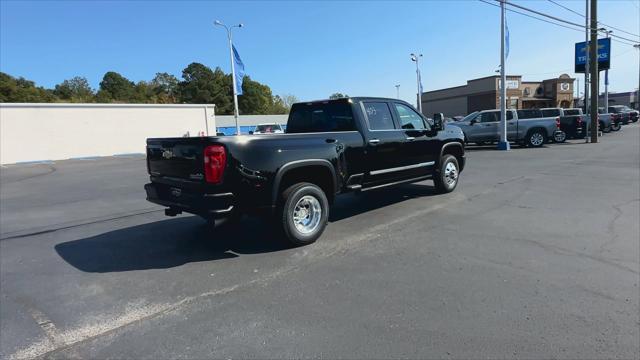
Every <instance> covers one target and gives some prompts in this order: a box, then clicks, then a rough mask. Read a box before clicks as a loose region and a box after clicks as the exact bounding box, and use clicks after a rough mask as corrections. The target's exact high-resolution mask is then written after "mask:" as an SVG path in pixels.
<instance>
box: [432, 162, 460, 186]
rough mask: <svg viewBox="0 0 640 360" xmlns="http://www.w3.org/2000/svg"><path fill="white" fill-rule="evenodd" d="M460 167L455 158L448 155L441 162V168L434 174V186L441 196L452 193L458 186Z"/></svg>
mask: <svg viewBox="0 0 640 360" xmlns="http://www.w3.org/2000/svg"><path fill="white" fill-rule="evenodd" d="M459 176H460V166H459V165H458V159H456V157H455V156H453V155H450V154H446V155H444V156H443V157H442V159H441V160H440V168H439V169H438V171H435V172H434V174H433V184H434V185H435V187H436V191H437V192H438V193H440V194H446V193H450V192H452V191H453V190H454V189H455V188H456V186H458V178H459Z"/></svg>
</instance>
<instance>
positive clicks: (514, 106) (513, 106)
mask: <svg viewBox="0 0 640 360" xmlns="http://www.w3.org/2000/svg"><path fill="white" fill-rule="evenodd" d="M517 108H518V99H509V109H517Z"/></svg>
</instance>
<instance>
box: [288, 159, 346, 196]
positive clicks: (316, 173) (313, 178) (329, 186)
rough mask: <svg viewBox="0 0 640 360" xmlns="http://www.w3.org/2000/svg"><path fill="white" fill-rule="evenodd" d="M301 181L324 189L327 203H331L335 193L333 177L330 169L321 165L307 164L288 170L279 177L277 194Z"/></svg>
mask: <svg viewBox="0 0 640 360" xmlns="http://www.w3.org/2000/svg"><path fill="white" fill-rule="evenodd" d="M301 182H307V183H312V184H315V185H317V186H318V187H319V188H320V189H322V191H324V193H325V195H326V196H327V199H328V200H329V203H333V198H334V195H335V189H334V179H333V174H332V173H331V170H329V168H327V167H326V166H322V165H307V166H301V167H297V168H294V169H291V170H288V171H287V172H286V173H285V174H284V175H283V176H282V178H281V180H280V184H279V186H278V196H280V194H282V192H283V191H284V190H286V189H287V188H288V187H289V186H291V185H293V184H297V183H301Z"/></svg>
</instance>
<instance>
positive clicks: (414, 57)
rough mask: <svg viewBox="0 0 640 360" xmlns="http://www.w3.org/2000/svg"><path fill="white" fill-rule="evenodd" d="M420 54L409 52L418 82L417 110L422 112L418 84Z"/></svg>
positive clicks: (420, 89) (419, 86)
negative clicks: (414, 65) (414, 64)
mask: <svg viewBox="0 0 640 360" xmlns="http://www.w3.org/2000/svg"><path fill="white" fill-rule="evenodd" d="M421 57H422V54H420V55H416V54H414V53H411V61H414V62H415V63H416V81H417V82H418V111H419V112H420V114H422V85H421V84H420V58H421Z"/></svg>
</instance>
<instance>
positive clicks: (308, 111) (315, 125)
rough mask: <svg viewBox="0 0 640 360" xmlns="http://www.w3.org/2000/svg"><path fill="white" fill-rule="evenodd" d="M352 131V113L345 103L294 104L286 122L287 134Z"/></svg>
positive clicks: (353, 126)
mask: <svg viewBox="0 0 640 360" xmlns="http://www.w3.org/2000/svg"><path fill="white" fill-rule="evenodd" d="M352 130H356V127H355V123H354V121H353V112H352V111H351V104H350V103H346V102H323V103H307V104H302V103H299V104H294V105H293V107H292V108H291V113H290V114H289V121H288V122H287V133H307V132H327V131H352Z"/></svg>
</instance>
